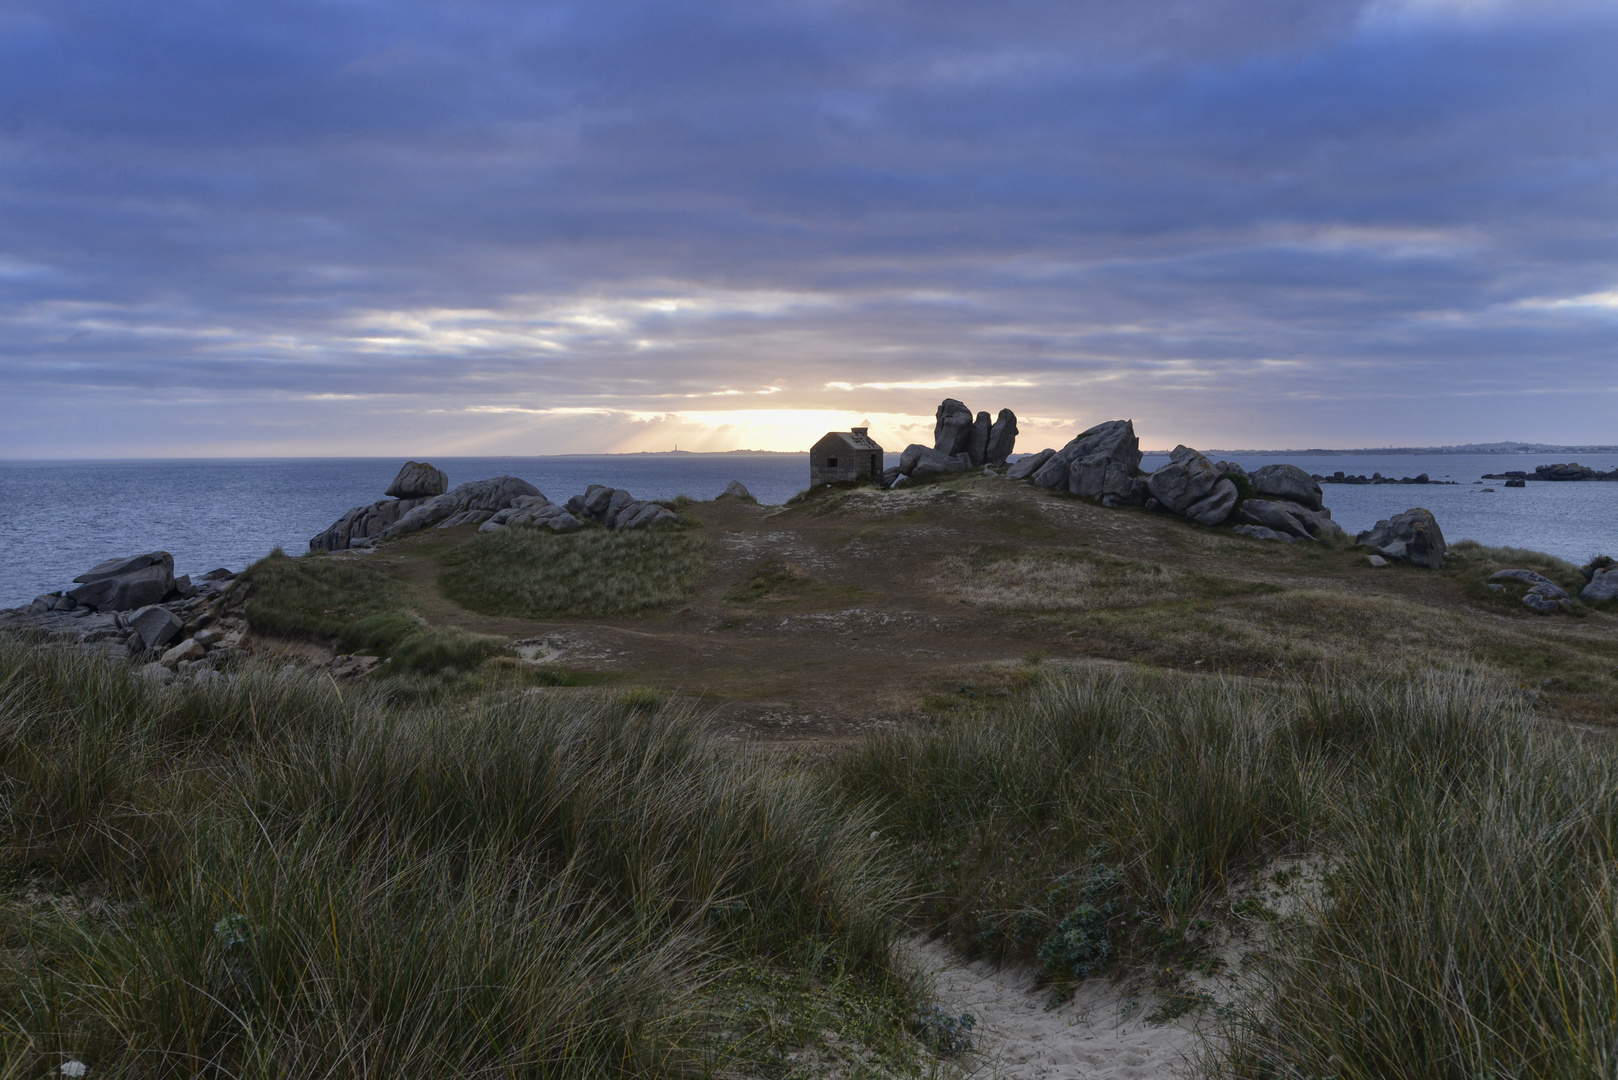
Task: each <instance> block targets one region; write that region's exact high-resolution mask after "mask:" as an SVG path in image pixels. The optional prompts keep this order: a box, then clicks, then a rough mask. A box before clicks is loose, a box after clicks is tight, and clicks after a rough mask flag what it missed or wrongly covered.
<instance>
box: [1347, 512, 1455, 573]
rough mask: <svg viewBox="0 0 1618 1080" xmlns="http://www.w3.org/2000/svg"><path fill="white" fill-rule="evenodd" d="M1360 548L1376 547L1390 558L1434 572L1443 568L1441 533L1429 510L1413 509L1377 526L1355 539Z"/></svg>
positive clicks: (1436, 520)
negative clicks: (1424, 567) (1428, 568)
mask: <svg viewBox="0 0 1618 1080" xmlns="http://www.w3.org/2000/svg"><path fill="white" fill-rule="evenodd" d="M1354 542H1355V543H1356V544H1358V545H1359V546H1361V547H1372V548H1375V549H1376V550H1377V551H1378V552H1380V553H1381V554H1382V555H1384V556H1386V557H1387V558H1390V559H1400V560H1403V561H1405V562H1408V563H1410V564H1411V565H1412V566H1426V567H1430V568H1432V569H1434V570H1438V569H1442V568H1443V565H1444V547H1445V545H1444V534H1443V532H1442V531H1440V530H1439V528H1438V519H1437V518H1435V517H1433V513H1432V511H1431V510H1424V509H1422V508H1420V507H1416V508H1414V509H1411V510H1406V511H1405V512H1404V513H1402V514H1395V515H1394V516H1393V517H1391V518H1385V519H1384V520H1382V521H1379V522H1377V523H1376V526H1375V527H1374V528H1371V529H1367V530H1365V531H1364V532H1362V533H1360V534H1359V535H1358V536H1356V537H1355V538H1354Z"/></svg>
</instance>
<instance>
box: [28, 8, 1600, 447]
mask: <svg viewBox="0 0 1618 1080" xmlns="http://www.w3.org/2000/svg"><path fill="white" fill-rule="evenodd" d="M1615 57H1618V4H1615V3H1613V2H1612V0H1604V2H1602V3H1588V2H1581V0H1493V2H1489V0H1369V2H1367V0H1172V2H1157V0H1088V2H1085V3H1074V2H1071V0H1063V2H1025V0H999V2H997V3H993V4H985V3H982V2H972V3H966V2H957V0H926V2H914V3H911V2H902V0H862V2H860V3H848V2H842V0H797V2H776V0H736V2H732V0H703V2H701V3H682V2H679V0H660V2H656V3H642V2H638V0H621V2H614V3H600V2H596V3H577V4H575V3H544V2H534V0H521V2H509V3H508V2H502V0H461V2H455V3H447V2H446V3H436V4H427V3H414V2H410V0H387V2H386V3H382V2H362V0H348V2H340V3H337V2H332V3H325V2H312V0H311V2H296V3H285V2H277V0H261V2H259V3H254V4H241V3H222V2H195V3H169V2H163V0H154V2H152V3H145V4H130V3H127V2H126V0H118V2H110V0H109V2H84V3H81V2H75V0H49V2H40V3H27V2H24V3H16V2H8V0H0V379H3V384H0V458H13V459H15V458H63V457H217V456H303V455H316V456H348V455H359V456H388V455H412V456H426V455H431V454H439V455H474V454H475V455H496V454H514V455H531V454H555V453H572V452H588V453H597V452H620V451H624V452H627V451H640V450H668V449H673V448H675V447H679V448H680V449H685V450H730V449H761V450H801V449H806V448H807V447H808V446H809V444H810V443H811V442H813V441H814V439H815V438H816V437H818V435H820V434H821V433H823V432H825V431H827V430H829V429H840V428H847V427H849V426H852V425H855V424H860V423H868V424H869V426H870V427H871V429H872V432H871V433H872V435H873V437H875V438H877V439H878V440H880V441H881V442H883V443H884V445H887V446H888V447H889V448H890V449H899V448H902V447H903V446H904V445H905V444H906V443H909V442H912V441H922V442H928V443H930V442H931V430H932V423H933V411H934V409H935V408H936V407H937V405H938V403H939V401H940V400H941V399H942V398H944V397H946V396H949V397H955V398H959V399H961V400H963V401H965V402H966V403H967V405H968V406H970V407H971V408H972V409H974V410H987V411H989V412H990V413H996V412H998V410H1000V409H1001V408H1011V409H1013V410H1014V411H1015V412H1016V413H1017V414H1018V417H1019V426H1020V427H1021V430H1022V436H1021V438H1020V439H1019V442H1018V446H1019V449H1037V448H1038V447H1039V446H1044V445H1056V446H1059V445H1061V444H1062V443H1063V442H1065V441H1066V440H1067V439H1068V438H1071V437H1072V435H1073V434H1074V433H1076V432H1077V431H1078V430H1080V429H1082V428H1084V427H1088V426H1090V425H1092V424H1095V423H1098V422H1100V421H1103V420H1107V419H1112V418H1115V417H1127V418H1131V419H1133V420H1134V421H1135V427H1136V431H1137V432H1138V433H1139V435H1140V437H1141V440H1142V443H1143V445H1145V446H1150V447H1165V446H1172V445H1174V444H1176V443H1181V442H1183V443H1186V444H1188V445H1192V446H1198V447H1204V448H1237V447H1240V448H1257V449H1262V448H1275V449H1281V448H1301V447H1363V446H1379V445H1399V446H1423V445H1438V444H1450V443H1464V442H1487V441H1496V440H1507V439H1520V440H1527V441H1536V442H1548V443H1594V442H1605V443H1618V422H1615V418H1618V61H1615V59H1614V58H1615Z"/></svg>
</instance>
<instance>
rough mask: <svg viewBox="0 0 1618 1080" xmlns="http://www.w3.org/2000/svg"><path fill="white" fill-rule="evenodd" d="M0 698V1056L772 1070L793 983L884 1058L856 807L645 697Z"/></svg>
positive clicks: (84, 683)
mask: <svg viewBox="0 0 1618 1080" xmlns="http://www.w3.org/2000/svg"><path fill="white" fill-rule="evenodd" d="M0 687H3V688H4V691H3V693H4V697H3V699H0V782H3V784H4V790H5V791H6V792H7V802H6V811H7V812H6V817H5V830H4V834H3V848H0V859H3V867H0V869H3V872H4V880H5V881H6V882H7V883H9V884H8V887H7V891H6V894H5V903H4V904H3V905H0V939H3V940H4V943H5V952H4V953H3V954H0V1064H3V1067H4V1070H5V1075H8V1076H21V1075H31V1076H37V1075H41V1074H43V1073H45V1072H47V1071H50V1070H53V1069H54V1068H55V1066H56V1064H57V1063H58V1062H60V1061H61V1060H64V1059H65V1058H67V1057H76V1058H78V1059H80V1060H83V1061H87V1062H89V1063H90V1065H91V1068H92V1070H93V1072H92V1074H93V1075H107V1076H119V1075H138V1076H143V1077H144V1076H151V1077H168V1076H176V1077H192V1076H198V1075H203V1076H238V1077H239V1076H266V1077H267V1076H287V1075H299V1076H350V1077H357V1076H368V1077H369V1076H390V1077H395V1076H396V1077H425V1076H449V1075H454V1076H466V1075H503V1076H504V1075H525V1076H586V1077H588V1076H653V1075H655V1076H665V1075H670V1074H679V1073H687V1072H690V1073H702V1074H712V1073H714V1072H722V1073H731V1072H738V1073H740V1072H746V1073H750V1074H759V1073H780V1072H781V1071H783V1070H784V1069H785V1063H784V1061H783V1059H782V1056H781V1053H782V1049H783V1046H782V1039H783V1038H784V1037H787V1035H788V1034H789V1031H788V1029H789V1028H790V1024H788V1027H787V1028H783V1026H782V1025H783V1022H785V1021H789V1020H790V1017H789V1016H788V1015H787V1014H786V1012H784V1011H783V1010H784V1009H786V1008H789V1007H791V1006H792V1005H793V1003H794V1002H796V1003H797V1004H798V1005H799V1006H801V1007H802V1008H803V1009H804V1010H805V1015H810V1016H812V1017H814V1018H817V1019H818V1020H821V1021H827V1022H833V1021H828V1018H832V1017H836V1016H839V1015H841V1014H842V1013H843V1012H844V1011H846V1010H854V1009H857V1010H858V1011H859V1013H860V1015H861V1017H863V1019H861V1020H860V1021H859V1023H860V1024H863V1025H864V1029H865V1030H866V1031H867V1033H868V1035H869V1036H870V1038H871V1039H872V1041H877V1036H878V1035H880V1034H882V1033H884V1032H885V1033H887V1037H888V1039H889V1045H890V1046H891V1047H892V1048H893V1050H892V1052H893V1053H894V1054H895V1055H899V1056H900V1057H901V1058H902V1056H903V1054H905V1053H913V1050H906V1047H907V1046H910V1044H909V1043H907V1042H906V1041H905V1040H906V1037H905V1036H904V1022H905V1018H906V1017H908V1016H909V1015H910V1013H911V1010H912V1008H913V1004H914V998H913V995H912V993H911V991H910V990H909V989H908V987H907V986H906V984H905V983H903V982H902V981H900V980H898V979H897V978H896V977H895V976H894V975H893V974H892V971H891V969H890V967H889V959H888V958H889V948H890V945H891V943H892V941H893V938H894V935H895V933H896V932H897V930H898V925H897V923H896V921H895V918H894V914H895V907H894V905H895V903H896V900H897V897H898V889H897V884H896V881H895V879H894V878H893V876H892V874H891V873H890V871H889V870H888V869H886V868H885V867H884V866H883V864H882V860H881V857H880V849H879V848H877V847H876V846H874V845H872V844H870V843H869V841H868V840H867V834H868V832H869V829H870V823H869V822H868V821H867V820H865V819H864V817H863V816H862V814H861V813H860V812H859V811H858V810H856V809H854V808H852V807H850V806H847V805H842V804H839V803H838V802H837V801H836V800H835V799H834V798H832V797H830V796H828V795H826V794H825V793H824V792H823V790H822V789H821V787H820V786H819V785H816V784H813V783H811V782H810V781H809V780H808V778H806V777H801V776H794V775H790V774H787V773H785V772H782V771H780V770H778V769H775V768H772V767H770V766H768V765H766V764H764V763H761V762H757V761H752V760H748V759H745V758H743V757H742V756H741V755H740V754H738V753H737V752H735V751H734V750H731V749H728V748H726V747H724V746H723V745H721V744H718V743H715V742H712V741H709V740H706V739H705V738H704V737H703V732H702V728H701V725H700V723H699V722H698V721H696V720H695V719H693V718H692V717H691V716H690V715H689V714H687V713H685V712H682V711H680V710H679V709H677V708H673V707H664V708H642V707H633V708H627V709H626V708H624V707H621V706H619V705H618V704H616V703H614V701H613V700H612V699H611V698H609V697H603V696H587V697H577V696H569V697H568V698H566V699H564V700H563V701H556V700H551V699H545V698H535V697H531V696H522V695H518V696H515V697H503V696H492V697H485V698H483V699H480V700H476V701H473V702H467V701H464V700H463V701H460V702H457V703H455V704H454V705H453V706H452V707H446V708H443V709H429V708H424V709H415V710H410V711H396V710H393V709H390V708H388V707H387V706H386V705H385V704H384V701H383V699H382V698H381V697H379V696H378V695H377V694H376V693H374V692H371V691H367V690H364V689H363V688H351V689H347V690H346V691H345V692H344V693H343V694H342V695H339V694H338V693H337V692H336V690H335V689H334V688H332V687H330V686H329V685H326V686H322V685H321V684H319V683H315V682H312V681H306V680H304V679H301V678H289V677H279V676H272V675H269V674H268V673H258V672H255V671H253V670H252V669H250V668H249V669H246V670H244V671H243V672H241V673H240V674H238V675H236V676H233V677H231V678H229V679H223V680H213V681H210V682H207V683H202V684H185V685H181V686H177V687H174V688H170V689H160V688H158V687H156V686H154V685H151V684H149V683H147V682H146V681H144V680H142V679H140V678H139V677H137V676H136V675H134V674H133V673H132V672H131V671H130V670H128V669H127V668H124V667H122V666H118V665H113V664H108V663H104V662H96V661H91V660H87V659H85V658H83V657H82V656H77V655H75V654H72V653H69V652H66V651H62V650H56V649H51V648H28V647H25V646H21V645H17V644H14V643H4V642H0ZM787 990H791V994H790V995H788V997H789V998H790V1000H788V997H783V996H782V995H784V994H786V991H787ZM833 1026H839V1023H838V1022H833ZM721 1031H724V1032H727V1033H728V1034H727V1035H725V1036H721V1035H720V1034H719V1033H720V1032H721Z"/></svg>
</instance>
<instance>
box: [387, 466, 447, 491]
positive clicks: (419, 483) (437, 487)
mask: <svg viewBox="0 0 1618 1080" xmlns="http://www.w3.org/2000/svg"><path fill="white" fill-rule="evenodd" d="M448 490H449V477H448V476H445V475H444V470H443V469H435V468H433V467H432V466H431V465H429V464H428V463H427V462H425V461H407V462H405V463H404V468H402V469H400V470H399V475H398V476H395V477H394V478H393V483H391V484H389V485H388V490H387V491H384V492H383V494H384V495H388V496H391V497H392V498H395V499H431V498H435V497H436V496H439V495H442V494H444V492H446V491H448Z"/></svg>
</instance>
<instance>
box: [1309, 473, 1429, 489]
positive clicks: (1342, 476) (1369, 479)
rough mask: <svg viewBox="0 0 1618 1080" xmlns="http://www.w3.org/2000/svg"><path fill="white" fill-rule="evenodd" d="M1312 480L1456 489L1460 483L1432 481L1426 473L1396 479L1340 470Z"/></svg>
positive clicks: (1322, 482) (1331, 482)
mask: <svg viewBox="0 0 1618 1080" xmlns="http://www.w3.org/2000/svg"><path fill="white" fill-rule="evenodd" d="M1314 479H1315V481H1316V482H1317V483H1321V484H1434V485H1447V486H1449V487H1456V486H1458V485H1459V483H1460V481H1458V480H1434V479H1432V478H1431V477H1429V476H1428V475H1427V474H1426V473H1417V474H1416V475H1415V476H1404V477H1400V478H1398V479H1395V478H1393V477H1391V476H1383V475H1382V474H1381V473H1372V474H1371V475H1370V476H1349V475H1347V474H1346V473H1344V472H1343V470H1341V469H1338V470H1337V471H1336V472H1334V473H1332V474H1331V475H1330V476H1320V475H1316V476H1315V477H1314Z"/></svg>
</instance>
